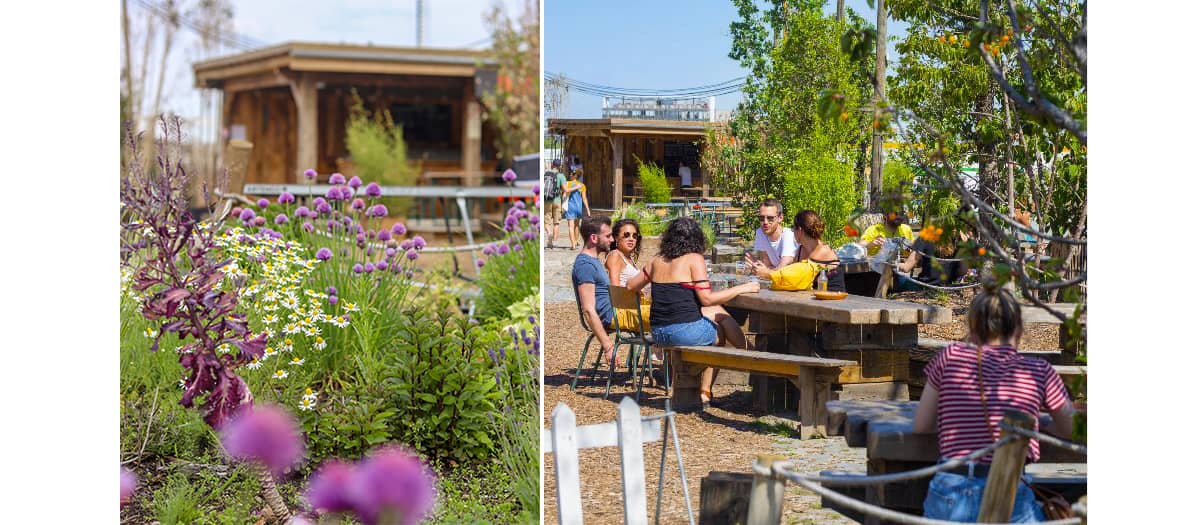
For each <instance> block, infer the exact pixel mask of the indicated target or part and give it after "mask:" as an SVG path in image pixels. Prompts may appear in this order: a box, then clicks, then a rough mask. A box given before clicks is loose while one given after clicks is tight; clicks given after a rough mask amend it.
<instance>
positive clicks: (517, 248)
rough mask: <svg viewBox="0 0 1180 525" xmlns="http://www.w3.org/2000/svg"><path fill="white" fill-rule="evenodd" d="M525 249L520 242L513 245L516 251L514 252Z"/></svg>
mask: <svg viewBox="0 0 1180 525" xmlns="http://www.w3.org/2000/svg"><path fill="white" fill-rule="evenodd" d="M523 249H524V246H521V245H519V244H516V245H513V246H512V251H514V252H519V251H521V250H523Z"/></svg>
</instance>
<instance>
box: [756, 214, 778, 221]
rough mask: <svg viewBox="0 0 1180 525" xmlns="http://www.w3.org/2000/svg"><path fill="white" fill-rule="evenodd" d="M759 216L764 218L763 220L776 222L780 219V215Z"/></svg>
mask: <svg viewBox="0 0 1180 525" xmlns="http://www.w3.org/2000/svg"><path fill="white" fill-rule="evenodd" d="M758 218H759V219H762V222H774V221H775V220H776V219H778V215H759V216H758Z"/></svg>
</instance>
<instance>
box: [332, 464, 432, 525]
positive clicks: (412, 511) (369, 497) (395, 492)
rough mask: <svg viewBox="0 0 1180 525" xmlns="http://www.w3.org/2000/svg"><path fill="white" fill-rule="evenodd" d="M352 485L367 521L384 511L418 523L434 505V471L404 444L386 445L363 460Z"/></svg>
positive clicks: (358, 508) (358, 509) (405, 521)
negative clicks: (397, 445)
mask: <svg viewBox="0 0 1180 525" xmlns="http://www.w3.org/2000/svg"><path fill="white" fill-rule="evenodd" d="M349 488H350V490H349V492H348V494H349V497H350V499H351V500H352V503H353V509H354V510H355V511H356V513H357V516H358V517H359V518H361V521H363V522H365V523H377V522H378V521H379V520H380V518H381V516H382V514H385V513H393V514H394V515H396V516H398V517H399V518H400V519H401V523H403V524H411V523H418V522H420V521H422V519H423V518H425V517H426V513H427V512H430V509H431V507H433V506H434V473H433V472H431V471H430V468H429V467H427V466H426V465H425V464H424V463H423V462H422V460H420V459H418V457H417V456H416V455H414V454H413V453H412V452H410V451H409V450H407V449H403V448H401V447H396V446H388V447H384V448H382V449H380V450H378V451H377V452H375V453H374V454H373V455H371V456H369V457H368V458H365V459H364V460H362V461H361V462H360V464H358V465H357V466H356V471H355V473H354V474H353V476H352V481H351V483H349Z"/></svg>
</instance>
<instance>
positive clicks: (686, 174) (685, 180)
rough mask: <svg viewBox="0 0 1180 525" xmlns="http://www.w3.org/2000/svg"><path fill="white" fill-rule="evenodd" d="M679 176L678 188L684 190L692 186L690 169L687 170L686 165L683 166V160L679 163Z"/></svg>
mask: <svg viewBox="0 0 1180 525" xmlns="http://www.w3.org/2000/svg"><path fill="white" fill-rule="evenodd" d="M679 175H680V187H682V188H684V187H691V186H692V168H689V167H688V166H687V165H685V164H684V161H683V160H682V161H680V171H679Z"/></svg>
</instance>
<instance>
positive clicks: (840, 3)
mask: <svg viewBox="0 0 1180 525" xmlns="http://www.w3.org/2000/svg"><path fill="white" fill-rule="evenodd" d="M836 23H838V24H840V25H843V24H844V0H836Z"/></svg>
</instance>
